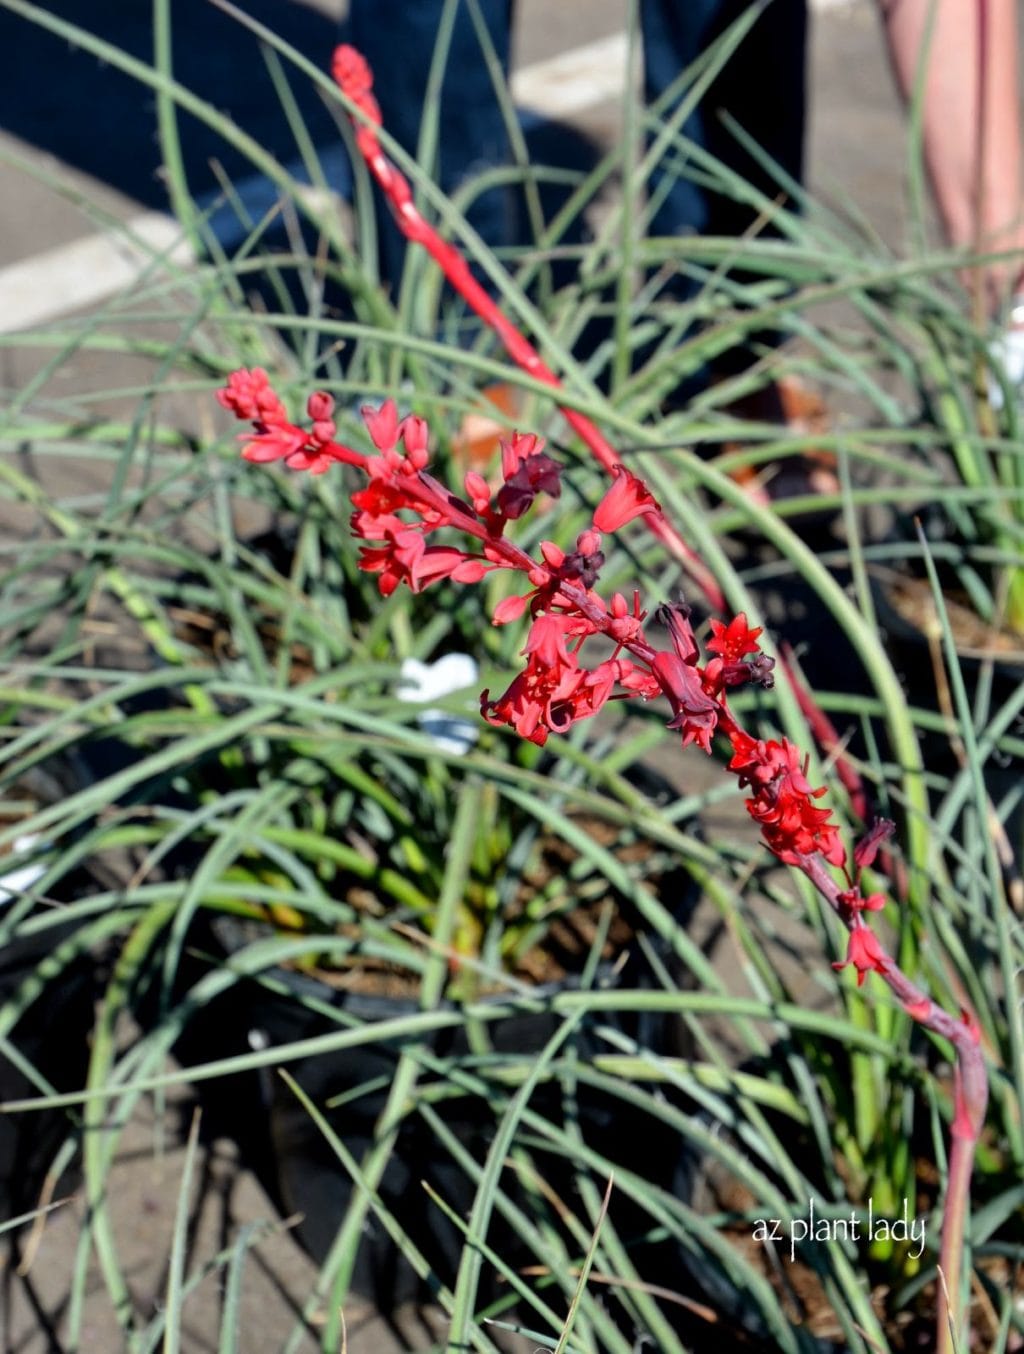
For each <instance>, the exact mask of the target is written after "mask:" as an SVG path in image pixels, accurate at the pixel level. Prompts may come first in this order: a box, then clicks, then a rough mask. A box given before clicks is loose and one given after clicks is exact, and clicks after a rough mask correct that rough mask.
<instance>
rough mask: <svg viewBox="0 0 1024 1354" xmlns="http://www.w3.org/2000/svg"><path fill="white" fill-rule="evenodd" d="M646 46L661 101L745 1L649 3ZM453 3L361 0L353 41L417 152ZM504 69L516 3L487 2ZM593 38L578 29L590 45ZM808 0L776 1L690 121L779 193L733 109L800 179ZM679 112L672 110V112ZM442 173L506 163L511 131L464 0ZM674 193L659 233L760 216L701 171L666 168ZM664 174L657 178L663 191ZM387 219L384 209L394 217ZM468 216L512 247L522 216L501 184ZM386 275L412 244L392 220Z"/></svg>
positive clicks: (389, 122) (733, 230)
mask: <svg viewBox="0 0 1024 1354" xmlns="http://www.w3.org/2000/svg"><path fill="white" fill-rule="evenodd" d="M639 3H640V19H641V25H642V31H643V45H644V67H645V74H644V93H645V97H646V99H647V101H648V103H653V102H655V101H656V100H657V99H658V98H659V97H660V96H661V95H662V94H664V93H665V91H666V90H667V89H668V88H669V87H670V86H671V84H672V83H673V81H674V80H676V78H677V77H678V76H679V74H680V72H681V71H683V70H684V69H686V68H687V67H688V66H689V65H690V64H691V63H692V62H694V61H695V60H697V58H698V57H699V56H700V55H701V53H702V52H704V51H706V50H707V48H708V46H709V45H710V44H711V43H713V42H714V41H715V39H716V38H718V37H719V36H720V35H721V34H722V33H723V32H724V31H725V30H726V29H727V28H728V27H729V25H730V24H731V23H733V22H734V21H735V20H736V19H737V18H738V17H739V15H741V14H742V13H743V12H744V10H745V9H746V8H747V0H639ZM442 8H443V0H352V3H351V9H350V18H349V36H350V40H351V41H352V42H353V43H354V44H355V45H356V46H357V47H358V48H359V49H360V50H361V51H362V52H363V53H364V55H365V56H366V57H367V59H368V60H369V62H370V64H371V66H372V67H373V70H374V74H375V77H376V83H375V92H376V94H377V97H378V99H379V100H380V104H381V109H382V111H383V114H384V124H385V126H386V127H387V129H388V131H390V132H391V133H392V135H393V136H394V137H395V138H396V139H397V140H398V141H400V142H401V144H402V145H403V146H404V147H405V148H406V149H407V150H409V151H411V152H415V150H416V142H417V136H418V132H419V125H420V117H421V114H422V109H423V103H424V99H425V96H426V84H427V74H428V71H429V67H430V58H431V54H432V52H433V49H434V41H435V38H436V35H437V30H438V24H439V22H440V17H441V11H442ZM479 8H480V11H481V13H482V16H483V18H484V21H485V23H486V25H487V28H488V32H489V33H490V37H491V41H492V43H493V44H494V47H495V49H496V51H497V53H498V56H499V59H500V60H501V62H502V65H503V67H504V70H505V72H506V73H507V71H508V65H509V32H510V28H511V23H512V9H513V0H479ZM585 36H586V35H585V34H582V33H581V35H580V37H581V41H582V40H585ZM805 47H806V7H805V0H770V2H769V3H768V4H767V5H765V6H764V12H763V13H762V14H761V15H760V17H759V18H758V19H757V21H756V23H755V24H754V27H753V29H752V30H751V32H750V33H749V34H748V35H747V36H746V38H745V39H744V40H743V42H742V43H741V44H740V46H739V48H738V49H737V50H736V51H735V52H734V53H733V55H732V56H731V57H730V59H729V60H728V62H726V63H725V65H724V66H723V68H722V69H721V71H720V72H719V73H718V75H717V77H716V78H715V80H714V82H713V84H712V85H711V87H710V88H709V90H708V92H707V94H706V95H705V97H704V98H703V100H702V101H701V103H700V106H699V107H698V108H697V109H696V110H695V111H694V112H693V113H691V115H690V116H689V117H688V119H687V120H686V122H685V123H684V125H683V128H682V131H683V134H684V136H685V137H687V138H688V139H689V140H691V141H692V142H694V143H696V144H697V145H698V146H701V147H703V148H705V149H706V150H707V151H709V152H710V153H711V154H712V155H714V156H716V157H717V158H718V159H720V160H721V161H722V162H723V163H724V164H726V165H728V166H729V167H730V168H731V169H733V170H735V171H736V172H737V173H739V174H741V175H742V176H743V177H744V178H745V179H747V180H748V181H749V182H752V183H754V184H755V185H756V186H757V187H759V188H761V189H762V190H763V191H764V192H766V193H767V194H768V195H769V196H770V197H775V196H776V194H777V192H778V186H777V184H776V182H775V180H774V179H773V178H772V176H771V175H770V174H769V173H766V171H765V170H764V169H763V168H762V167H761V166H760V165H758V163H757V161H756V160H755V159H754V157H752V156H750V155H749V154H748V153H747V152H746V151H745V150H743V148H742V147H741V146H740V145H739V144H738V142H737V141H736V139H735V137H733V136H732V135H731V133H730V132H729V131H728V130H727V129H726V127H725V126H724V124H723V121H722V114H723V113H729V114H730V115H731V116H732V117H733V118H734V119H735V120H736V121H737V122H738V123H739V124H740V126H742V127H743V128H744V129H745V130H746V131H747V132H748V133H749V134H750V135H751V136H752V137H753V139H754V140H755V141H756V142H757V143H758V144H759V145H760V146H761V147H762V148H763V149H764V150H765V151H766V152H767V154H768V155H769V156H770V157H771V158H772V159H773V160H774V161H776V162H777V163H778V164H779V165H780V166H781V168H782V169H783V170H785V171H786V173H787V174H789V175H790V176H792V177H793V178H794V179H796V180H797V181H799V180H800V178H801V174H802V168H803V156H802V148H803V131H804V112H805V78H804V64H805ZM670 114H671V106H670V107H669V108H668V109H666V110H665V112H664V115H665V116H668V115H670ZM438 115H439V123H440V138H439V140H440V146H439V159H440V163H439V165H438V166H436V170H437V173H438V180H439V182H440V184H441V187H442V188H444V189H445V191H446V192H451V191H452V190H453V189H454V188H456V187H457V186H458V185H459V183H460V182H461V181H462V180H463V179H464V178H465V177H466V176H467V175H470V174H472V173H473V172H474V171H477V170H479V169H481V168H483V167H486V166H488V165H500V164H504V163H507V161H508V159H509V146H508V136H507V133H506V130H505V126H504V123H503V121H502V117H501V112H500V109H499V106H498V103H497V100H496V99H495V96H494V90H493V88H492V86H491V81H490V77H489V75H488V73H487V69H486V66H485V64H484V61H483V58H482V53H481V48H480V43H479V40H478V37H477V33H476V29H475V27H474V24H473V22H472V19H471V16H470V13H469V9H468V6H467V4H466V0H459V4H458V11H457V14H456V18H455V24H454V30H453V34H452V44H451V52H450V54H449V60H448V63H447V68H446V73H445V78H444V81H443V85H442V89H441V102H440V108H439V114H438ZM667 173H668V174H670V177H669V178H668V179H667V183H666V195H665V198H664V200H663V201H662V202H661V204H660V206H659V208H658V210H657V212H656V214H655V217H654V220H653V222H652V225H651V233H652V234H655V235H676V234H684V233H690V232H693V233H698V234H715V235H718V234H726V235H737V234H740V233H742V232H743V231H744V230H745V229H747V228H748V227H749V226H750V224H751V222H752V220H753V218H754V215H755V213H754V212H752V210H751V209H750V208H748V207H745V206H743V205H742V204H738V203H736V202H734V201H732V200H731V199H730V198H728V197H727V196H725V195H723V194H719V193H715V192H713V191H710V190H709V189H708V188H706V187H705V186H703V185H702V184H701V183H700V182H699V179H698V177H696V176H695V177H694V178H690V177H688V176H687V174H686V173H685V170H684V172H683V173H681V174H680V173H677V172H675V170H672V169H670V170H668V171H667ZM660 181H661V174H660V173H659V174H656V175H655V176H653V179H652V187H655V188H656V187H657V185H658V183H659V182H660ZM384 214H385V215H386V212H385V213H384ZM470 220H471V221H472V223H473V225H474V226H475V227H476V229H477V230H478V231H479V232H480V234H481V235H482V236H483V237H484V239H485V240H486V241H487V243H488V244H490V245H492V246H500V245H503V244H508V243H511V242H512V241H511V240H510V232H511V229H512V225H511V223H512V221H513V220H514V214H513V213H512V212H511V211H510V210H509V199H508V195H507V194H506V193H503V192H502V191H501V190H497V191H493V192H490V193H486V194H484V195H483V196H482V197H481V198H480V199H478V201H477V203H476V205H475V206H474V208H473V210H472V211H471V213H470ZM382 251H383V253H382V258H383V262H384V270H385V273H386V274H387V275H388V276H390V277H392V278H393V277H395V276H397V270H398V269H399V268H400V266H401V259H402V255H403V252H404V250H403V246H402V241H401V238H400V236H399V234H398V231H397V228H395V227H393V225H392V224H391V222H390V218H388V219H387V222H386V226H385V229H384V233H383V238H382Z"/></svg>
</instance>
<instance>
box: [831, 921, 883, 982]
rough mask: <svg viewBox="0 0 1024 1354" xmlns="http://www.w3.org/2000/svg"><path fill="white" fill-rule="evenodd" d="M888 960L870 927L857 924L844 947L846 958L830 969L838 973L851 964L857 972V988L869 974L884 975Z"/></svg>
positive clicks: (860, 923)
mask: <svg viewBox="0 0 1024 1354" xmlns="http://www.w3.org/2000/svg"><path fill="white" fill-rule="evenodd" d="M890 962H891V961H890V959H889V956H888V955H887V954H886V952H885V951H884V950H883V949H882V946H881V944H880V943H879V940H878V937H877V936H876V935H875V933H874V931H872V930H871V928H870V927H868V926H865V925H864V923H863V922H858V923H857V925H856V926H854V928H853V930H852V931H851V932H850V939H849V942H848V943H847V947H846V958H845V959H844V960H842V961H841V962H840V963H838V964H833V965H832V967H833V968H834V969H835V970H836V971H837V972H838V971H839V970H840V969H844V968H846V967H847V965H849V964H852V965H853V967H854V968H855V969H856V970H857V986H858V987H861V986H862V985H863V982H864V979H865V977H866V976H867V975H868V974H869V973H872V972H874V973H881V974H885V973H886V972H887V970H888V969H889V967H890Z"/></svg>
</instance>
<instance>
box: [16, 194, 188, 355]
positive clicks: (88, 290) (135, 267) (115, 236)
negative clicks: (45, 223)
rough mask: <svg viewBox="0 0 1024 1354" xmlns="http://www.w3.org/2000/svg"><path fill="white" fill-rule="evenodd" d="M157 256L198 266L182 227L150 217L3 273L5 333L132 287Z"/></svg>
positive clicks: (160, 215)
mask: <svg viewBox="0 0 1024 1354" xmlns="http://www.w3.org/2000/svg"><path fill="white" fill-rule="evenodd" d="M157 255H164V256H166V258H167V259H168V260H170V261H172V262H174V263H175V264H179V265H180V264H189V263H192V262H193V255H192V251H191V249H190V248H189V246H188V244H187V243H186V242H185V240H183V239H182V234H181V227H180V226H179V225H178V223H177V221H175V220H174V218H173V217H170V216H166V215H165V214H164V213H163V212H145V213H144V214H143V215H141V216H136V217H133V218H132V219H131V220H130V221H126V222H125V224H124V226H123V227H122V228H121V229H120V230H117V231H114V230H110V231H104V232H102V234H99V235H88V236H86V237H84V238H83V239H81V240H73V241H72V242H71V244H66V245H60V246H58V247H57V248H55V249H47V250H45V251H44V252H43V253H41V254H34V255H33V256H32V257H31V258H28V259H23V260H22V261H21V262H20V263H14V264H11V265H10V267H8V268H3V269H0V333H3V334H10V333H13V332H14V331H15V330H16V329H27V328H28V327H29V326H30V325H34V324H46V323H47V322H48V321H49V320H53V319H56V318H57V317H58V316H59V315H64V314H66V313H67V312H68V311H69V310H77V309H78V308H79V307H81V306H90V305H95V304H96V303H97V302H99V301H103V300H106V298H107V297H108V296H113V295H114V294H115V293H116V292H118V291H121V290H122V289H123V288H125V287H129V286H131V284H132V283H133V282H136V281H138V279H139V278H140V277H141V276H142V274H143V273H144V272H145V270H146V268H147V267H149V265H150V264H151V263H152V262H153V259H154V257H155V256H157Z"/></svg>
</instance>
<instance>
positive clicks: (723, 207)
mask: <svg viewBox="0 0 1024 1354" xmlns="http://www.w3.org/2000/svg"><path fill="white" fill-rule="evenodd" d="M746 8H747V0H640V15H641V23H642V27H643V40H644V94H645V98H646V100H647V102H648V104H650V103H653V102H655V101H656V100H657V99H658V98H659V97H660V96H661V95H662V94H664V93H665V91H666V90H667V89H668V87H669V86H670V85H671V84H672V82H673V81H674V80H675V79H677V77H678V76H679V74H680V73H681V72H682V71H683V70H685V69H686V68H687V67H688V66H689V65H691V64H692V63H693V62H694V61H696V59H697V58H698V57H699V56H700V55H701V53H702V52H704V51H706V50H707V48H708V47H709V46H710V45H711V44H712V43H713V42H715V41H716V39H718V38H719V37H721V35H722V34H723V33H724V32H725V31H726V30H727V29H728V28H729V27H730V26H731V25H732V24H733V23H735V22H736V20H737V19H738V18H739V17H740V16H741V15H742V14H743V13H744V11H745V10H746ZM806 46H807V11H806V4H805V0H771V3H770V4H768V5H767V7H766V8H765V10H764V12H763V13H762V14H761V15H760V17H759V18H758V19H757V20H756V22H755V23H754V26H753V28H752V29H751V30H750V32H749V33H747V35H746V36H745V37H744V39H743V41H742V42H741V43H740V45H739V46H738V47H737V48H736V50H735V51H734V52H733V53H732V55H731V56H730V57H729V59H728V60H727V61H726V62H725V63H724V65H723V66H722V69H721V70H720V71H719V72H718V74H717V75H716V77H715V79H714V81H713V82H712V84H711V86H710V87H709V89H708V90H707V91H706V93H705V94H704V96H703V98H702V99H701V101H700V103H699V105H698V107H697V108H696V109H695V110H694V111H693V112H692V113H691V114H690V115H689V117H688V118H687V119H686V121H685V122H684V124H683V127H682V129H681V130H682V134H683V135H684V136H685V137H686V138H687V139H688V140H690V141H692V142H694V143H695V144H696V145H697V146H699V147H701V148H702V149H704V150H706V151H708V152H709V153H710V154H711V155H713V156H715V157H716V158H717V159H719V160H721V161H722V163H723V164H725V165H727V166H728V168H729V169H731V170H732V171H734V172H735V173H737V174H739V175H740V176H741V177H742V178H744V179H745V180H746V181H747V182H749V183H751V184H753V185H754V186H755V187H756V188H758V189H759V190H760V191H761V192H763V193H764V194H765V195H766V196H768V197H770V198H775V197H777V196H778V194H779V192H780V189H779V185H778V182H777V180H776V179H775V178H774V177H773V175H772V174H771V172H770V171H769V170H766V169H765V168H763V167H762V166H761V165H760V164H759V163H758V161H757V159H756V158H755V157H754V156H752V155H750V154H749V153H748V152H747V151H746V150H744V149H743V147H742V146H741V145H740V143H739V142H738V141H737V140H736V138H735V136H733V134H732V133H731V132H730V130H729V128H728V127H727V126H726V125H725V122H724V120H723V115H724V114H729V115H730V116H731V117H732V118H733V120H734V121H735V122H737V123H738V124H739V125H740V126H741V127H742V128H743V129H744V130H745V131H746V132H747V133H748V134H749V135H750V136H751V137H752V138H753V139H754V140H755V141H756V142H757V144H758V145H759V146H760V147H761V148H762V149H763V150H764V151H765V153H766V154H767V155H768V156H769V157H770V158H771V159H772V160H773V161H775V162H776V163H777V164H778V165H779V166H780V168H781V169H782V170H784V171H785V173H786V174H787V175H789V176H790V177H792V178H793V179H795V180H796V181H797V182H800V180H801V177H802V174H803V140H804V118H805V112H806V92H805V86H806V73H805V66H806ZM684 97H685V96H684ZM675 106H676V107H678V103H677V104H676V105H675ZM671 112H672V109H671V108H669V109H666V110H665V114H664V116H666V117H668V116H670V115H671ZM673 158H675V157H673V156H671V155H670V157H669V159H670V160H672V159H673ZM652 190H653V191H655V192H659V193H664V197H663V200H662V201H661V204H660V206H659V207H658V209H657V211H656V213H655V216H654V219H653V221H652V223H651V234H652V235H682V234H689V233H694V234H714V235H738V234H742V232H743V231H744V230H746V229H748V228H749V227H750V226H751V224H752V223H753V222H754V220H755V219H756V217H757V212H756V210H754V209H751V208H750V207H748V206H746V205H744V204H741V203H737V202H735V201H733V200H732V199H731V198H730V197H729V196H728V195H727V194H722V193H716V192H713V191H711V190H710V189H708V188H706V187H705V186H703V185H702V184H700V183H695V182H693V181H691V180H690V179H689V178H688V177H687V176H686V175H685V174H683V175H677V174H675V173H674V170H673V168H672V166H671V165H669V166H667V167H666V168H665V169H664V170H659V171H658V172H657V173H656V174H655V176H654V178H653V180H652Z"/></svg>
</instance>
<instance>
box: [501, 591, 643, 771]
mask: <svg viewBox="0 0 1024 1354" xmlns="http://www.w3.org/2000/svg"><path fill="white" fill-rule="evenodd" d="M593 630H594V626H593V625H592V624H591V623H590V622H589V621H586V620H585V619H583V618H581V617H579V616H573V615H564V614H562V613H559V612H545V613H544V614H542V615H540V616H537V617H536V619H535V620H534V622H533V624H532V626H531V627H530V633H529V636H528V638H527V641H526V646H525V648H524V649H523V652H524V653H525V654H526V660H527V661H526V667H525V669H524V670H523V671H522V672H521V673H519V675H518V676H517V677H516V678H515V679H514V680H513V682H512V685H511V686H510V687H509V688H508V690H507V691H506V692H505V694H504V695H503V696H500V697H499V698H498V699H497V700H494V701H492V700H491V699H490V693H489V692H488V691H485V692H484V693H483V695H482V696H481V698H480V709H481V713H482V714H483V717H484V719H486V720H487V722H488V723H489V724H496V725H502V724H508V725H511V727H512V728H513V729H515V730H516V732H517V733H518V734H519V735H520V736H521V737H523V738H528V739H529V740H530V742H531V743H536V744H538V745H539V746H541V747H543V745H544V744H545V743H546V742H547V739H548V735H549V734H551V733H567V732H568V731H569V729H570V728H571V727H572V725H573V724H574V723H575V722H576V721H577V720H579V719H590V718H591V716H593V715H596V714H597V712H598V710H600V709H601V707H602V706H603V705H604V704H605V702H606V701H608V700H609V698H610V697H611V696H612V694H613V692H614V689H615V686H616V684H617V683H619V684H623V685H626V686H627V688H628V689H632V688H633V684H635V669H634V665H633V664H632V663H631V662H629V661H628V660H625V659H618V658H610V659H607V660H606V661H605V662H603V663H599V664H598V665H597V667H596V668H591V669H587V668H581V667H580V663H579V645H577V646H576V648H574V649H570V648H569V640H570V639H572V638H576V637H577V636H580V637H582V638H585V637H586V636H587V635H588V634H591V633H593Z"/></svg>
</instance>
